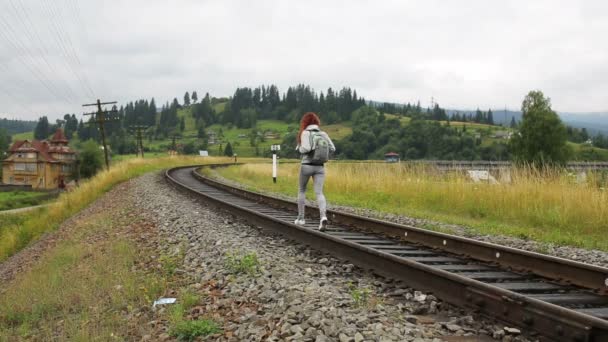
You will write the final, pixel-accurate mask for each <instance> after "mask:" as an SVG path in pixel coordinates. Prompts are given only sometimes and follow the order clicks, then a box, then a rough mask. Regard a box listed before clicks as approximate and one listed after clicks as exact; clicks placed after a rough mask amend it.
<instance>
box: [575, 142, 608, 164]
mask: <svg viewBox="0 0 608 342" xmlns="http://www.w3.org/2000/svg"><path fill="white" fill-rule="evenodd" d="M568 146H570V148H571V149H572V152H573V153H574V156H573V159H574V160H575V161H576V160H580V161H587V160H597V161H608V150H607V149H603V148H598V147H593V146H589V145H585V144H576V143H573V142H568Z"/></svg>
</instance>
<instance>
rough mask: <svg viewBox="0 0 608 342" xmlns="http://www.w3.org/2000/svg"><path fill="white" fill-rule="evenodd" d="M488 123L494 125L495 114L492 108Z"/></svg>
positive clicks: (489, 110)
mask: <svg viewBox="0 0 608 342" xmlns="http://www.w3.org/2000/svg"><path fill="white" fill-rule="evenodd" d="M488 125H494V115H493V114H492V110H491V109H488Z"/></svg>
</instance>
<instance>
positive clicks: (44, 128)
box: [34, 116, 51, 140]
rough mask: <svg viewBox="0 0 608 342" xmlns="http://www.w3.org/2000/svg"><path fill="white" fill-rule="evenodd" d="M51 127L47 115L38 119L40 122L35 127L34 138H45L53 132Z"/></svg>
mask: <svg viewBox="0 0 608 342" xmlns="http://www.w3.org/2000/svg"><path fill="white" fill-rule="evenodd" d="M50 130H51V127H50V126H49V119H48V118H47V117H46V116H43V117H41V118H40V119H38V124H37V125H36V128H34V139H36V140H44V139H47V138H48V137H49V135H50V134H51V131H50Z"/></svg>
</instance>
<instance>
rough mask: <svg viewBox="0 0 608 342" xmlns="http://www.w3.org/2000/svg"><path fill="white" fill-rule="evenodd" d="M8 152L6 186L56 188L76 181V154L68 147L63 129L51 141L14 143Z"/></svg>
mask: <svg viewBox="0 0 608 342" xmlns="http://www.w3.org/2000/svg"><path fill="white" fill-rule="evenodd" d="M8 153H9V155H8V157H7V158H6V159H5V160H4V161H3V162H2V182H3V183H5V184H12V185H31V186H32V188H34V189H41V190H42V189H56V188H58V187H62V186H64V185H65V184H67V183H68V182H69V181H71V180H72V179H73V178H74V171H75V166H76V152H75V151H74V150H72V149H71V148H70V147H69V146H68V139H67V138H66V137H65V135H64V134H63V130H61V129H58V130H57V131H56V132H55V134H54V135H53V137H52V138H51V140H50V141H47V140H43V141H38V140H32V141H30V140H18V141H15V143H13V145H12V146H11V147H10V149H9V150H8Z"/></svg>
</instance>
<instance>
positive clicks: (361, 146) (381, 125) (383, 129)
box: [282, 106, 509, 160]
mask: <svg viewBox="0 0 608 342" xmlns="http://www.w3.org/2000/svg"><path fill="white" fill-rule="evenodd" d="M352 128H353V133H352V135H350V136H348V137H346V138H345V139H343V140H340V141H337V142H336V148H337V153H338V154H337V156H336V157H337V158H339V159H357V160H364V159H382V158H384V154H385V153H387V152H397V153H399V155H400V156H401V158H404V159H456V160H477V159H484V160H508V159H509V152H508V146H507V145H506V144H504V143H495V144H493V145H491V146H488V147H481V140H479V139H475V138H474V137H473V136H471V135H470V134H467V133H466V127H463V128H462V129H459V128H456V127H452V126H448V125H443V124H441V123H439V122H437V121H433V120H426V119H420V118H416V117H414V118H412V120H411V121H410V122H409V123H408V124H407V125H403V124H401V122H400V121H399V119H398V118H387V117H386V116H385V115H384V113H379V111H378V110H377V109H376V108H374V106H364V107H361V108H359V109H358V110H356V111H355V112H354V113H353V115H352ZM296 134H297V132H292V133H291V134H289V135H288V136H286V138H285V140H284V141H283V144H285V145H287V146H295V135H296ZM282 153H283V152H282ZM284 153H287V155H288V156H291V157H296V156H297V153H295V151H291V150H286V151H285V152H284Z"/></svg>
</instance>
